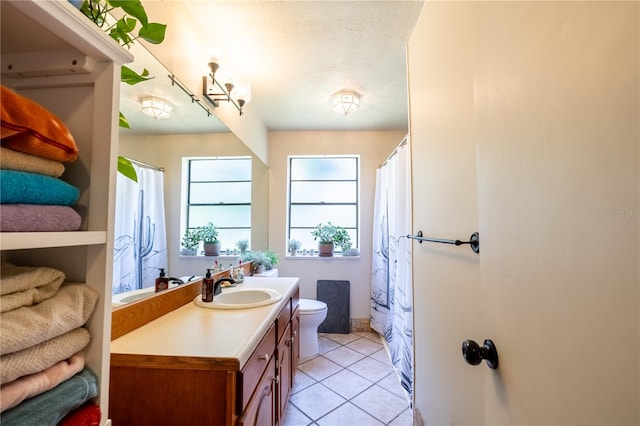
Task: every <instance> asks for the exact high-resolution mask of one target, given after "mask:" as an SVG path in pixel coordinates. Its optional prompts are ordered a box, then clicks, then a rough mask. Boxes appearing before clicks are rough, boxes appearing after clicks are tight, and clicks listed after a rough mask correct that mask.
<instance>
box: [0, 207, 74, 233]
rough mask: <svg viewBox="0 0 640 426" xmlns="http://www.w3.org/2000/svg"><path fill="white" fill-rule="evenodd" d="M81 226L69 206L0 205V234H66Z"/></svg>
mask: <svg viewBox="0 0 640 426" xmlns="http://www.w3.org/2000/svg"><path fill="white" fill-rule="evenodd" d="M81 225H82V218H81V217H80V215H79V214H78V213H77V212H76V211H75V210H74V209H73V208H71V207H69V206H46V205H40V204H0V232H66V231H77V230H78V229H80V226H81Z"/></svg>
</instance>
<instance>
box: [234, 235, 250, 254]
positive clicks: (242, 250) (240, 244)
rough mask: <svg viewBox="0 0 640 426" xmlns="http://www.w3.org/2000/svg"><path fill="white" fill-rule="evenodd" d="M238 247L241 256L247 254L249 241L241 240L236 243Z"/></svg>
mask: <svg viewBox="0 0 640 426" xmlns="http://www.w3.org/2000/svg"><path fill="white" fill-rule="evenodd" d="M236 247H238V250H240V253H241V254H244V253H246V251H247V249H248V248H249V240H246V239H244V240H239V241H238V242H237V243H236Z"/></svg>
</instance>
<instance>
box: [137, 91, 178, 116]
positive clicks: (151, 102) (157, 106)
mask: <svg viewBox="0 0 640 426" xmlns="http://www.w3.org/2000/svg"><path fill="white" fill-rule="evenodd" d="M172 109H173V107H172V106H171V105H169V103H168V102H167V101H165V100H164V99H160V98H156V97H154V96H149V97H146V98H142V112H144V113H145V114H146V115H148V116H149V117H153V118H155V119H156V120H157V119H159V118H169V116H170V115H171V110H172Z"/></svg>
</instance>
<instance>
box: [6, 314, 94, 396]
mask: <svg viewBox="0 0 640 426" xmlns="http://www.w3.org/2000/svg"><path fill="white" fill-rule="evenodd" d="M90 339H91V338H90V336H89V332H88V331H87V330H86V329H84V328H82V327H80V328H76V329H75V330H71V331H70V332H68V333H65V334H63V335H62V336H59V337H54V338H53V339H51V340H47V341H46V342H42V343H40V344H38V345H35V346H31V347H29V348H27V349H25V350H22V351H20V352H14V353H11V354H9V355H2V356H0V384H5V383H9V382H13V381H14V380H16V379H17V378H19V377H22V376H26V375H28V374H33V373H37V372H39V371H43V370H45V369H47V368H49V367H51V366H52V365H54V364H55V363H57V362H60V361H63V360H65V359H69V358H71V357H72V356H73V354H75V353H77V352H80V351H81V350H83V349H84V348H86V347H87V345H88V344H89V340H90Z"/></svg>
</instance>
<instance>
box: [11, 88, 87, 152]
mask: <svg viewBox="0 0 640 426" xmlns="http://www.w3.org/2000/svg"><path fill="white" fill-rule="evenodd" d="M1 90H2V92H1V93H2V94H1V97H2V102H1V103H0V118H1V121H0V124H1V126H0V128H1V130H2V131H1V133H0V136H1V137H2V145H3V146H5V147H7V148H11V149H15V150H16V151H21V152H27V153H29V154H33V155H37V156H39V157H44V158H49V159H51V160H56V161H65V162H66V161H74V160H75V159H76V158H78V147H77V146H76V142H75V140H74V139H73V136H72V135H71V132H70V131H69V129H68V128H67V126H66V125H65V123H64V122H63V121H62V120H61V119H60V118H59V117H58V116H56V115H55V114H53V113H52V112H51V111H49V110H48V109H47V108H45V107H43V106H42V105H40V104H39V103H37V102H35V101H33V100H31V99H29V98H27V97H26V96H22V95H20V94H18V93H16V92H15V91H13V90H11V89H9V88H7V87H5V86H2V88H1Z"/></svg>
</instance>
